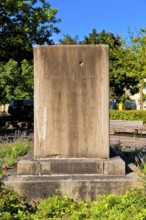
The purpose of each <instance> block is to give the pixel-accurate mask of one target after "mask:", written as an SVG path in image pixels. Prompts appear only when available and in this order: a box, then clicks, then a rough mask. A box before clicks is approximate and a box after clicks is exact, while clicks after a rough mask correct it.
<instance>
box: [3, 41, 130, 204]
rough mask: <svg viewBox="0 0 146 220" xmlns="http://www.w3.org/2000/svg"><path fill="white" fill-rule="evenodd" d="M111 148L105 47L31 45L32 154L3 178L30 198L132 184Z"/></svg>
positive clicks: (77, 195)
mask: <svg viewBox="0 0 146 220" xmlns="http://www.w3.org/2000/svg"><path fill="white" fill-rule="evenodd" d="M109 152H110V150H109V48H108V46H106V45H72V46H63V45H62V46H61V45H60V46H37V47H35V48H34V155H33V157H32V158H31V159H30V158H29V159H23V160H20V161H19V163H18V165H17V173H16V174H15V175H11V176H9V177H8V179H7V180H5V181H4V183H5V185H6V186H7V187H9V186H12V187H13V188H14V189H15V190H16V191H17V192H19V193H20V194H23V195H26V196H27V198H28V200H39V199H40V198H43V197H47V196H49V195H53V194H58V195H68V196H69V197H71V198H73V199H75V200H79V199H91V200H93V199H96V198H97V196H98V195H99V194H108V193H116V194H122V193H123V192H124V191H125V189H126V188H127V187H129V186H132V185H133V174H128V175H127V173H126V168H125V162H124V161H123V160H122V159H121V158H120V157H118V156H117V157H112V158H110V153H109Z"/></svg>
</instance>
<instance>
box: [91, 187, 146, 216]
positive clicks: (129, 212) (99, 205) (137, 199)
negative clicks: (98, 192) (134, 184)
mask: <svg viewBox="0 0 146 220" xmlns="http://www.w3.org/2000/svg"><path fill="white" fill-rule="evenodd" d="M145 196H146V195H145V193H144V192H143V191H142V190H128V191H127V192H126V193H125V194H124V195H123V196H120V197H118V196H116V195H109V196H101V197H100V200H99V201H95V202H93V204H92V206H91V218H90V219H93V220H94V219H95V220H96V219H101V220H104V219H105V220H106V219H108V220H118V219H120V220H125V219H131V220H139V219H145V218H146V197H145Z"/></svg>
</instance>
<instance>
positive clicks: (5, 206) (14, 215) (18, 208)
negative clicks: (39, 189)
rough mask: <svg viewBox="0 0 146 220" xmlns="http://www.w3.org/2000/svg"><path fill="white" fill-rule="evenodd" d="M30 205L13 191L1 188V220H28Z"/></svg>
mask: <svg viewBox="0 0 146 220" xmlns="http://www.w3.org/2000/svg"><path fill="white" fill-rule="evenodd" d="M30 207H31V206H30V205H28V204H27V203H26V202H25V198H24V197H21V196H19V195H18V194H17V193H16V192H14V191H13V190H12V189H6V188H4V187H1V188H0V219H2V220H6V219H8V220H9V219H10V220H11V219H16V220H27V219H30V218H29V209H30Z"/></svg>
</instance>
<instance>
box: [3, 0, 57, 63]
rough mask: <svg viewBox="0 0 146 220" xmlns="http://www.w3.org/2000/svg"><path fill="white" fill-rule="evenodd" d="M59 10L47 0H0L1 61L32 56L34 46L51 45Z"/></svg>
mask: <svg viewBox="0 0 146 220" xmlns="http://www.w3.org/2000/svg"><path fill="white" fill-rule="evenodd" d="M57 12H58V10H57V9H55V8H51V6H50V4H49V2H48V1H47V0H17V1H15V4H14V0H1V1H0V14H1V20H0V36H1V37H0V62H8V60H9V59H14V60H16V61H19V62H21V61H22V60H23V59H27V60H32V59H33V51H32V46H33V45H43V44H53V40H52V39H51V37H52V34H53V33H58V32H59V29H58V28H57V27H56V26H55V24H56V23H58V22H59V21H60V19H56V17H55V16H56V14H57Z"/></svg>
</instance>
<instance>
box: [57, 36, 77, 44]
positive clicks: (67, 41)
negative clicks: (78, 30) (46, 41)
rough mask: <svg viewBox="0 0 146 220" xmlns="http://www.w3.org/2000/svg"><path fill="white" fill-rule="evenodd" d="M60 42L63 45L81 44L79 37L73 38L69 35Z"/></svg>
mask: <svg viewBox="0 0 146 220" xmlns="http://www.w3.org/2000/svg"><path fill="white" fill-rule="evenodd" d="M59 42H60V44H62V45H74V44H79V40H78V36H75V37H71V36H70V35H69V34H66V35H64V38H63V39H60V40H59Z"/></svg>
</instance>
